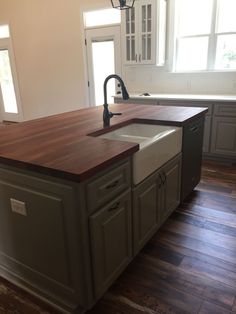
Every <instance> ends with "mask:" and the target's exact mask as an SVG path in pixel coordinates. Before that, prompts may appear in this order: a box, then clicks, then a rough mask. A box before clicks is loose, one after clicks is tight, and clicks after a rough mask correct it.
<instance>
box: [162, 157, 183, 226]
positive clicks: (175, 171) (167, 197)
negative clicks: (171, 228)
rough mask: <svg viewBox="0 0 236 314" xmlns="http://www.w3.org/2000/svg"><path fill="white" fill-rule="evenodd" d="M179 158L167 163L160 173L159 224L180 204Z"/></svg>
mask: <svg viewBox="0 0 236 314" xmlns="http://www.w3.org/2000/svg"><path fill="white" fill-rule="evenodd" d="M181 164H182V163H181V158H180V156H179V157H177V158H175V159H173V160H172V161H170V162H169V163H167V164H166V165H165V166H164V167H163V169H162V170H161V172H160V178H161V180H162V182H161V183H162V184H161V185H160V186H161V190H162V193H161V194H162V202H161V206H160V211H159V213H160V222H161V224H162V223H163V222H164V221H165V220H166V219H167V218H168V217H169V215H170V214H171V213H172V212H173V211H174V210H175V209H176V208H177V206H178V205H179V203H180V188H181Z"/></svg>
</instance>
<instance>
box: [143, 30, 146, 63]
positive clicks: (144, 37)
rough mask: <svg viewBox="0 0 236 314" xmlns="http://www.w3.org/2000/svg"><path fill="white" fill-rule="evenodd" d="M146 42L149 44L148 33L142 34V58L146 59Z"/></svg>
mask: <svg viewBox="0 0 236 314" xmlns="http://www.w3.org/2000/svg"><path fill="white" fill-rule="evenodd" d="M146 44H147V39H146V35H142V60H146V59H147V56H146Z"/></svg>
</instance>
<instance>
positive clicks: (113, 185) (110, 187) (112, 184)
mask: <svg viewBox="0 0 236 314" xmlns="http://www.w3.org/2000/svg"><path fill="white" fill-rule="evenodd" d="M118 183H119V180H116V181H114V182H112V183H111V184H108V185H107V186H106V189H107V190H109V189H112V188H114V187H116V186H117V184H118Z"/></svg>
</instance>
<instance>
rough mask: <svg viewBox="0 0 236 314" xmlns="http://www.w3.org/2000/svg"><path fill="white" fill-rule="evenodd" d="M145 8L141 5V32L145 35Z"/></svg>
mask: <svg viewBox="0 0 236 314" xmlns="http://www.w3.org/2000/svg"><path fill="white" fill-rule="evenodd" d="M146 14H147V13H146V6H145V5H142V32H143V33H145V32H146V21H147V17H146Z"/></svg>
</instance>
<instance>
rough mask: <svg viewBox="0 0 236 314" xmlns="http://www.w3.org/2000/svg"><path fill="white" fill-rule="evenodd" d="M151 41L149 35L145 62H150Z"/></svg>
mask: <svg viewBox="0 0 236 314" xmlns="http://www.w3.org/2000/svg"><path fill="white" fill-rule="evenodd" d="M151 51H152V40H151V35H150V34H149V35H148V36H147V60H151Z"/></svg>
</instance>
